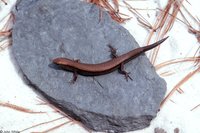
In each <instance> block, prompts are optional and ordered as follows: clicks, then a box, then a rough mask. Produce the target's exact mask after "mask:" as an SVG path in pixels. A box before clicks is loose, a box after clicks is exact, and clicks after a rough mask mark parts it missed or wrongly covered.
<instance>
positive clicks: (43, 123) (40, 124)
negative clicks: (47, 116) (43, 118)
mask: <svg viewBox="0 0 200 133" xmlns="http://www.w3.org/2000/svg"><path fill="white" fill-rule="evenodd" d="M63 118H65V117H59V118H57V119H54V120H51V121H47V122H42V123H39V124H36V125H33V126H31V127H28V128H25V129H23V130H21V131H20V132H24V131H27V130H29V129H32V128H35V127H38V126H42V125H46V124H49V123H51V122H55V121H58V120H61V119H63Z"/></svg>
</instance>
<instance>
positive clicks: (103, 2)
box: [86, 0, 130, 23]
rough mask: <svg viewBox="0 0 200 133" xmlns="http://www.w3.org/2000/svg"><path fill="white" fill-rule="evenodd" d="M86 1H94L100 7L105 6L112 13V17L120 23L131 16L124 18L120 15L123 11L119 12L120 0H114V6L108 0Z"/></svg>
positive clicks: (92, 0) (90, 0)
mask: <svg viewBox="0 0 200 133" xmlns="http://www.w3.org/2000/svg"><path fill="white" fill-rule="evenodd" d="M86 1H87V2H90V3H93V4H95V5H97V6H99V7H100V8H104V9H105V10H107V11H108V13H109V14H110V16H111V18H112V19H113V20H115V21H117V22H118V23H123V22H125V21H126V20H129V19H130V18H122V17H121V16H120V14H121V13H120V12H119V2H118V0H112V2H113V5H114V7H113V6H111V4H110V2H109V1H108V0H86ZM100 16H101V15H100Z"/></svg>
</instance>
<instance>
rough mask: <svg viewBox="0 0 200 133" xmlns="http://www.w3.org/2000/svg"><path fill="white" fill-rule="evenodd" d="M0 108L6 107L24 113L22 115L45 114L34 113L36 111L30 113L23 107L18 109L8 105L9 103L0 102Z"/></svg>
mask: <svg viewBox="0 0 200 133" xmlns="http://www.w3.org/2000/svg"><path fill="white" fill-rule="evenodd" d="M0 106H2V107H7V108H10V109H13V110H16V111H20V112H24V113H29V114H42V113H46V112H36V111H32V110H30V109H27V108H24V107H20V106H17V105H14V104H10V103H3V102H0Z"/></svg>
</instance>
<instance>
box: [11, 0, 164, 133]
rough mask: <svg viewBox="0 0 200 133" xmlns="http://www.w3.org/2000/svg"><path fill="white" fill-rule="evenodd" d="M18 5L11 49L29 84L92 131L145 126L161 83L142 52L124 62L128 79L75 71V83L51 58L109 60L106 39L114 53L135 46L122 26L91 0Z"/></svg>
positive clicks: (46, 0)
mask: <svg viewBox="0 0 200 133" xmlns="http://www.w3.org/2000/svg"><path fill="white" fill-rule="evenodd" d="M28 2H29V3H28ZM27 3H28V4H27ZM23 6H24V7H23ZM18 8H19V10H18V11H17V12H16V23H15V25H14V28H13V47H12V54H13V56H14V57H15V59H16V62H17V63H18V65H19V66H20V68H21V70H22V73H23V74H24V76H25V77H26V78H27V80H28V81H29V82H28V83H29V84H30V85H32V86H34V87H35V88H36V89H37V90H38V91H39V92H40V93H42V94H43V95H44V97H46V98H47V99H48V100H49V101H51V102H52V103H53V104H54V105H55V106H57V107H59V108H60V109H62V110H63V111H64V112H65V113H66V114H68V115H70V116H72V117H73V118H74V119H76V120H79V121H81V122H82V123H83V124H84V125H86V126H87V127H88V128H90V129H93V130H95V131H109V132H111V131H113V132H124V131H133V130H137V129H142V128H145V127H147V126H149V124H150V122H151V120H152V119H153V118H154V117H156V114H157V111H158V109H159V105H160V102H161V100H162V98H163V96H164V94H165V91H166V83H165V81H164V80H163V79H161V78H160V77H159V76H158V75H157V74H156V72H155V70H154V67H153V66H152V65H151V63H150V62H149V60H148V59H147V57H146V56H145V55H144V54H143V55H141V56H139V57H138V58H136V59H134V60H132V61H131V62H129V63H127V64H126V65H125V68H126V70H127V71H129V72H131V75H130V76H131V77H132V78H133V81H128V82H126V80H125V79H124V77H123V76H122V75H121V74H119V73H118V72H117V71H115V72H112V73H110V74H107V75H102V76H96V77H85V76H79V77H78V80H77V81H76V83H75V84H69V82H68V81H69V80H70V79H71V78H72V73H71V72H67V71H63V70H58V69H55V67H54V66H53V65H52V64H51V63H52V59H54V58H56V57H67V58H71V59H80V60H81V62H85V63H100V62H103V61H106V60H109V59H110V53H109V48H108V47H107V45H108V44H111V45H113V46H114V47H115V48H117V49H118V51H117V52H118V54H119V55H121V54H123V53H126V52H128V51H130V50H132V49H134V48H136V47H139V45H138V44H137V42H136V41H135V39H134V38H133V37H132V36H131V35H130V33H129V32H128V31H127V30H126V29H124V28H123V27H122V26H120V25H119V24H117V23H115V22H113V21H112V19H111V18H110V17H109V15H108V14H107V13H105V12H104V13H103V18H102V19H101V20H100V19H99V9H98V8H97V7H96V6H94V5H91V4H88V3H85V2H80V1H79V0H73V1H72V0H59V2H58V1H55V0H35V1H34V0H21V2H20V3H19V5H18Z"/></svg>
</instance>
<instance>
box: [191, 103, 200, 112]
mask: <svg viewBox="0 0 200 133" xmlns="http://www.w3.org/2000/svg"><path fill="white" fill-rule="evenodd" d="M199 106H200V104H198V105H197V106H195V107H194V108H192V109H191V110H190V111H193V110H195V109H197V108H198V107H199Z"/></svg>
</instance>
